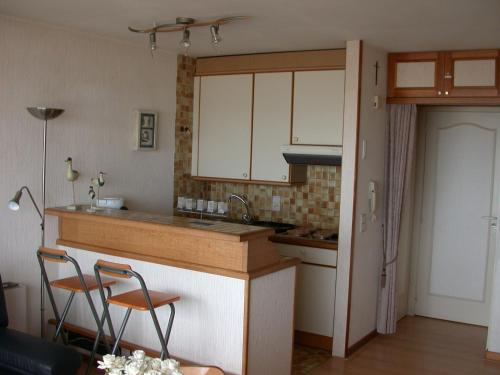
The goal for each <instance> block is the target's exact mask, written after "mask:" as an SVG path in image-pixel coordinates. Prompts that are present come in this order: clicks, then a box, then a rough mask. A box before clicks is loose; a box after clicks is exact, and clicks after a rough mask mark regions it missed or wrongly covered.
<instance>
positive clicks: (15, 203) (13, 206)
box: [8, 190, 23, 211]
mask: <svg viewBox="0 0 500 375" xmlns="http://www.w3.org/2000/svg"><path fill="white" fill-rule="evenodd" d="M22 195H23V192H22V190H18V191H17V192H16V194H15V195H14V198H12V199H11V200H10V201H9V204H8V207H9V210H12V211H17V210H19V201H20V200H21V197H22Z"/></svg>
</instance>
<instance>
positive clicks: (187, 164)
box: [174, 56, 341, 229]
mask: <svg viewBox="0 0 500 375" xmlns="http://www.w3.org/2000/svg"><path fill="white" fill-rule="evenodd" d="M177 62H178V64H177V114H176V131H175V140H176V142H175V159H174V160H175V172H174V179H175V180H174V205H176V204H177V197H179V196H182V197H188V198H194V199H206V200H215V201H225V200H227V198H228V197H229V195H230V194H231V193H235V194H245V195H246V196H247V197H248V199H249V201H250V204H251V208H252V213H253V215H254V216H255V217H256V218H257V219H258V220H272V221H278V222H285V223H291V224H296V225H306V224H309V225H312V226H314V227H315V228H325V229H338V226H339V208H340V181H341V167H332V166H309V167H308V169H307V183H306V184H301V185H294V186H271V185H254V184H238V183H227V182H220V181H196V180H193V179H192V178H191V149H192V124H193V82H194V80H193V78H194V72H195V63H196V60H195V59H193V58H190V57H187V56H179V57H178V59H177ZM186 129H188V131H186ZM276 195H279V196H280V197H281V210H280V211H272V210H271V206H272V197H273V196H276ZM229 214H230V217H234V218H238V217H239V216H241V214H242V207H241V204H239V203H238V202H236V201H235V202H234V203H232V207H230V211H229Z"/></svg>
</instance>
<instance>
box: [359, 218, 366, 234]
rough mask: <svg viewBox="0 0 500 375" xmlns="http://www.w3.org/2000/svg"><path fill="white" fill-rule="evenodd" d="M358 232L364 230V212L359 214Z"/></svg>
mask: <svg viewBox="0 0 500 375" xmlns="http://www.w3.org/2000/svg"><path fill="white" fill-rule="evenodd" d="M359 232H360V233H363V232H366V214H361V215H359Z"/></svg>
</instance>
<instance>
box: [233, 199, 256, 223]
mask: <svg viewBox="0 0 500 375" xmlns="http://www.w3.org/2000/svg"><path fill="white" fill-rule="evenodd" d="M233 199H237V200H239V201H240V202H241V203H243V206H245V211H246V212H245V213H243V215H241V219H242V220H243V222H244V223H245V224H251V223H252V222H253V217H252V215H251V214H250V204H249V202H248V198H247V197H246V196H245V195H240V194H232V193H231V195H230V196H229V198H228V200H227V202H228V205H229V204H230V203H231V201H232V200H233Z"/></svg>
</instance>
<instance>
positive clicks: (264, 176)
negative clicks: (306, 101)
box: [252, 72, 292, 182]
mask: <svg viewBox="0 0 500 375" xmlns="http://www.w3.org/2000/svg"><path fill="white" fill-rule="evenodd" d="M291 120H292V73H291V72H287V73H261V74H255V86H254V112H253V139H252V180H260V181H277V182H288V181H289V169H290V168H289V165H288V164H287V163H286V161H285V159H284V158H283V155H282V153H281V151H280V146H282V145H285V144H288V143H290V131H291Z"/></svg>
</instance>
